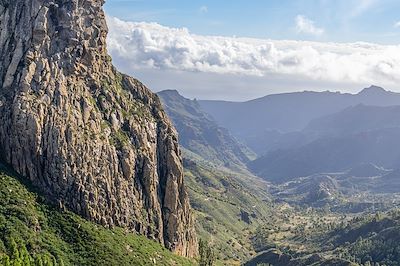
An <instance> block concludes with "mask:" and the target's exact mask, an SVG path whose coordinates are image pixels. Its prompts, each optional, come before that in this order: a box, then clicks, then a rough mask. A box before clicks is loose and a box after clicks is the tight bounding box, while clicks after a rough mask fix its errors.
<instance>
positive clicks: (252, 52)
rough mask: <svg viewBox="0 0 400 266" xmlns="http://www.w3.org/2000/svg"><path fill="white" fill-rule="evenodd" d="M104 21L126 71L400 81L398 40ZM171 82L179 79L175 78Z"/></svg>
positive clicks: (326, 80)
mask: <svg viewBox="0 0 400 266" xmlns="http://www.w3.org/2000/svg"><path fill="white" fill-rule="evenodd" d="M108 25H109V28H110V34H109V40H108V49H109V51H110V53H111V55H112V57H113V60H114V62H115V63H116V65H117V66H123V69H124V71H126V72H128V73H130V74H132V73H137V72H140V71H143V70H144V69H146V70H148V71H151V70H152V69H153V70H154V71H158V72H157V73H159V71H175V72H177V71H178V72H181V74H182V73H209V74H218V75H222V74H227V75H237V76H238V77H246V79H247V78H250V77H254V78H255V79H259V78H260V77H272V76H280V77H283V78H284V79H286V80H285V82H287V83H290V82H291V81H292V83H293V85H292V86H293V87H295V86H296V82H297V81H298V80H311V81H316V82H322V83H331V85H332V84H344V83H346V84H348V83H352V84H379V85H382V86H387V85H390V86H397V84H400V45H378V44H369V43H342V44H340V43H320V42H304V41H276V40H261V39H247V38H230V37H217V36H201V35H196V34H192V33H190V32H189V31H188V30H187V29H185V28H169V27H164V26H161V25H159V24H157V23H133V22H124V21H121V20H119V19H116V18H112V17H108ZM236 81H240V82H242V79H239V78H238V79H237V80H236ZM174 82H175V84H179V80H175V81H174ZM263 86H265V85H263ZM243 87H244V88H246V84H243ZM247 89H248V88H247Z"/></svg>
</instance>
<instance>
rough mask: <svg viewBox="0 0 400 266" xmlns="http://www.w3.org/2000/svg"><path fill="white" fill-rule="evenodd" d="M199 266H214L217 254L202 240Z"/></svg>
mask: <svg viewBox="0 0 400 266" xmlns="http://www.w3.org/2000/svg"><path fill="white" fill-rule="evenodd" d="M199 257H200V260H199V266H213V265H214V263H215V254H214V251H213V250H212V248H211V247H210V246H209V245H208V244H207V243H206V242H205V241H204V240H202V239H200V240H199Z"/></svg>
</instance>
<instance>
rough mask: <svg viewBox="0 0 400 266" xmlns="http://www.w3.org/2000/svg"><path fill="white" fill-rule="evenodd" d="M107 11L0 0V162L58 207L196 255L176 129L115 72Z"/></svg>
mask: <svg viewBox="0 0 400 266" xmlns="http://www.w3.org/2000/svg"><path fill="white" fill-rule="evenodd" d="M103 4H104V1H99V0H53V1H49V0H0V29H1V33H0V58H1V59H2V61H1V63H0V154H1V156H2V160H4V161H5V162H6V163H8V164H10V165H11V166H12V167H13V168H14V169H15V170H16V171H17V172H18V173H20V174H21V175H22V176H25V177H26V178H28V179H29V180H30V181H31V182H32V183H33V184H34V185H35V186H37V187H38V188H40V189H41V190H42V191H43V193H44V194H45V195H46V196H47V197H48V199H49V200H51V201H53V202H56V203H57V204H58V205H59V206H60V207H63V208H67V209H70V210H72V211H74V212H76V213H78V214H80V215H81V216H83V217H85V218H87V219H89V220H91V221H95V222H97V223H100V224H102V225H104V226H106V227H107V226H121V227H125V228H128V229H132V230H134V231H137V232H138V233H140V234H144V235H147V236H148V237H150V238H153V239H156V240H158V241H160V242H161V243H163V244H164V245H165V246H166V247H167V248H169V249H171V250H173V251H175V252H176V253H177V254H180V255H183V256H189V257H191V256H195V255H196V253H197V240H196V236H195V232H194V227H193V218H192V215H191V209H190V205H189V201H188V197H187V193H186V191H185V187H184V184H183V169H182V164H181V157H180V151H179V147H178V143H177V137H176V132H175V130H174V128H173V126H172V125H171V123H170V122H169V120H168V118H167V116H166V114H165V113H164V111H163V109H162V107H161V104H160V101H159V99H158V97H157V96H155V95H154V94H153V93H151V92H150V91H149V90H148V89H147V88H146V87H145V86H144V85H143V84H141V83H140V82H139V81H137V80H135V79H133V78H131V77H128V76H126V75H123V74H120V73H119V72H117V71H116V70H115V68H114V67H113V66H112V63H111V59H110V57H109V56H108V54H107V51H106V35H107V26H106V22H105V17H104V13H103V10H102V5H103Z"/></svg>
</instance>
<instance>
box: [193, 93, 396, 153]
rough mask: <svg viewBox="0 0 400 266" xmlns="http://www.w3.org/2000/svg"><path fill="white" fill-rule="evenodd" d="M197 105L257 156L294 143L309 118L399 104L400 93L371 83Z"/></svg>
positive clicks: (201, 102) (203, 102)
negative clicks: (283, 143)
mask: <svg viewBox="0 0 400 266" xmlns="http://www.w3.org/2000/svg"><path fill="white" fill-rule="evenodd" d="M198 102H199V104H200V106H201V108H202V109H203V110H204V111H205V112H207V113H208V114H210V115H211V116H212V117H213V118H214V119H215V120H216V121H217V123H218V124H219V125H220V126H222V127H224V128H227V129H228V130H229V131H230V132H231V133H232V135H233V136H235V137H237V138H238V139H239V140H240V141H242V142H244V143H245V144H246V145H247V146H248V147H250V148H251V149H252V150H253V151H254V152H256V153H257V154H259V155H262V154H264V153H266V151H268V150H270V149H274V148H276V145H275V143H277V142H278V143H279V142H281V141H282V139H283V140H284V141H286V140H287V141H292V142H294V143H296V142H297V140H298V138H299V137H298V136H297V135H296V134H295V133H294V132H297V131H301V130H303V129H304V128H305V127H306V126H307V125H308V124H309V123H310V122H311V121H312V120H314V119H317V118H320V117H322V116H325V115H330V114H334V113H337V112H340V111H342V110H344V109H346V108H349V107H352V106H356V105H359V104H364V105H373V106H391V105H400V94H399V93H394V92H390V91H386V90H384V89H383V88H381V87H377V86H371V87H369V88H366V89H363V90H362V91H360V92H359V93H357V94H349V93H340V92H330V91H325V92H312V91H304V92H294V93H283V94H273V95H268V96H265V97H262V98H258V99H255V100H251V101H246V102H226V101H210V100H207V101H198Z"/></svg>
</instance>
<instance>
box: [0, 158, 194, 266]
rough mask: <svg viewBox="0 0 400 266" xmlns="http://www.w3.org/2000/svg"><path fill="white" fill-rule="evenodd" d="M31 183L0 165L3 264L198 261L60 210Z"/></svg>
mask: <svg viewBox="0 0 400 266" xmlns="http://www.w3.org/2000/svg"><path fill="white" fill-rule="evenodd" d="M28 183H29V182H26V180H25V184H24V183H22V182H21V181H20V180H19V178H18V177H15V176H14V173H11V172H10V171H7V170H5V168H3V166H2V165H0V230H1V232H2V233H1V234H0V265H24V266H26V265H48V266H50V265H54V266H55V265H88V266H89V265H93V266H97V265H110V266H111V265H149V264H153V263H157V264H161V265H194V264H195V263H194V262H193V261H190V260H188V259H185V258H182V257H179V256H176V255H173V254H172V253H171V252H170V251H168V250H167V249H165V248H163V247H162V246H161V245H160V244H159V243H157V242H155V241H152V240H148V239H147V238H145V237H144V236H139V235H136V234H134V233H128V232H126V230H124V229H122V228H114V229H113V230H109V229H105V228H103V227H101V226H97V225H96V224H94V223H91V222H88V221H86V220H84V219H82V218H81V217H79V216H78V215H76V214H74V213H72V212H69V211H63V212H60V211H58V210H57V209H56V208H54V206H51V205H48V204H45V203H43V199H42V197H41V196H40V195H38V194H37V193H35V192H33V191H32V188H28V187H29V184H28ZM7 261H11V264H7ZM18 262H19V263H20V264H18Z"/></svg>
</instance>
